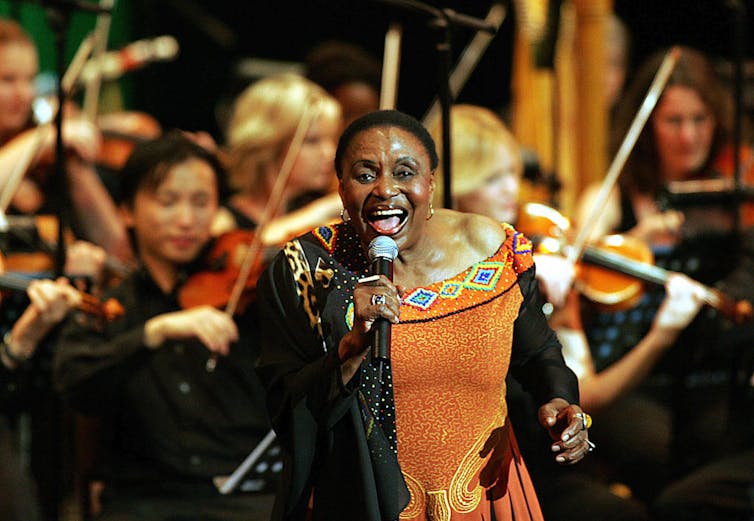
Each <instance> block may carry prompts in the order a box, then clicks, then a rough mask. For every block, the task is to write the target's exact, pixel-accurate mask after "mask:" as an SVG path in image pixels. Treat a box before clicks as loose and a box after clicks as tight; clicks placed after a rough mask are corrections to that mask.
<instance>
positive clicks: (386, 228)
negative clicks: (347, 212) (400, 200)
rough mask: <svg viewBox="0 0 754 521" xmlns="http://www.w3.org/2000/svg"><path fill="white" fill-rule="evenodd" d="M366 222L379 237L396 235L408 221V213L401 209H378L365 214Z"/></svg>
mask: <svg viewBox="0 0 754 521" xmlns="http://www.w3.org/2000/svg"><path fill="white" fill-rule="evenodd" d="M366 217H367V222H368V223H369V226H371V227H372V228H373V229H374V230H375V231H376V232H377V233H379V234H380V235H394V234H396V233H398V232H399V231H400V230H401V228H403V225H404V224H406V221H407V220H408V212H407V211H406V210H403V209H401V208H378V209H375V210H371V211H370V212H369V213H368V214H367V216H366Z"/></svg>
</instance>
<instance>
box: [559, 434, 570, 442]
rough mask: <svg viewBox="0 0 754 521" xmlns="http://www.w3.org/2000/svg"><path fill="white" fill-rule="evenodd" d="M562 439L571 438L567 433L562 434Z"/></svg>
mask: <svg viewBox="0 0 754 521" xmlns="http://www.w3.org/2000/svg"><path fill="white" fill-rule="evenodd" d="M561 439H562V440H563V441H568V440H570V439H571V437H570V436H569V435H568V434H563V437H562V438H561Z"/></svg>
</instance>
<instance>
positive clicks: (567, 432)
mask: <svg viewBox="0 0 754 521" xmlns="http://www.w3.org/2000/svg"><path fill="white" fill-rule="evenodd" d="M591 421H592V420H591V417H590V416H589V415H588V414H586V413H584V412H583V411H582V410H581V407H579V406H578V405H572V404H569V403H568V402H566V401H565V400H564V399H562V398H554V399H552V400H550V401H549V402H548V403H546V404H544V405H543V406H542V407H540V408H539V423H540V424H541V425H542V426H543V427H544V428H545V429H547V431H548V432H549V433H550V437H551V438H552V439H553V440H554V441H555V443H553V444H552V445H551V446H550V449H551V450H552V451H553V452H554V453H555V461H557V462H558V463H561V464H563V465H572V464H574V463H576V462H578V461H580V460H581V459H582V458H583V457H584V456H586V455H587V454H588V453H589V452H591V451H592V450H593V449H594V447H595V445H594V443H592V442H591V441H589V431H588V428H589V426H590V425H591Z"/></svg>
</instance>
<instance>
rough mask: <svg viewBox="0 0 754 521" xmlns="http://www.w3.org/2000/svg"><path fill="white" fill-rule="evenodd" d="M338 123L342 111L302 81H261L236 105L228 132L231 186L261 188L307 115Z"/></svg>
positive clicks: (285, 76)
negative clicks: (313, 111)
mask: <svg viewBox="0 0 754 521" xmlns="http://www.w3.org/2000/svg"><path fill="white" fill-rule="evenodd" d="M307 108H311V109H314V110H316V111H317V112H316V115H315V119H314V120H315V121H316V119H317V118H328V119H331V120H332V121H334V122H339V121H340V117H341V112H340V105H339V104H338V102H337V101H336V100H335V98H333V97H332V96H330V95H329V94H328V93H327V92H326V91H325V90H324V89H322V88H321V87H319V86H318V85H316V84H315V83H313V82H311V81H309V80H307V79H306V78H304V77H303V76H299V75H296V74H280V75H275V76H269V77H267V78H264V79H261V80H259V81H257V82H256V83H254V84H252V85H251V86H249V87H247V88H246V90H244V91H243V92H242V93H241V94H240V95H239V97H238V98H237V99H236V102H235V105H234V107H233V114H232V116H231V119H230V124H229V125H228V131H227V141H228V145H229V146H230V165H229V169H228V181H229V184H230V186H231V188H232V189H234V190H238V191H249V190H254V189H256V188H258V186H259V183H260V181H261V179H262V178H263V173H264V172H265V170H266V169H267V168H268V166H269V165H271V164H273V163H274V162H276V161H277V160H278V159H279V158H280V156H281V154H283V152H284V151H285V149H286V147H287V146H288V144H289V143H290V140H291V138H292V137H293V134H294V133H295V132H296V127H297V126H298V124H299V121H301V117H302V116H303V114H304V112H305V110H306V109H307Z"/></svg>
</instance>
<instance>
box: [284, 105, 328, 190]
mask: <svg viewBox="0 0 754 521" xmlns="http://www.w3.org/2000/svg"><path fill="white" fill-rule="evenodd" d="M339 124H340V122H339V121H335V120H331V119H329V118H318V119H315V120H314V121H313V122H312V124H311V125H310V126H309V130H308V131H307V133H306V136H305V137H304V141H303V143H302V144H301V150H299V153H298V155H297V156H296V160H295V161H294V163H293V167H292V169H291V173H290V177H289V180H288V189H289V190H290V192H291V194H292V197H297V196H299V195H303V194H305V193H307V192H323V191H327V190H328V189H329V188H330V187H331V186H332V183H333V179H334V177H333V176H334V173H333V160H334V159H335V147H336V144H337V140H338V126H339ZM281 161H282V159H281Z"/></svg>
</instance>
